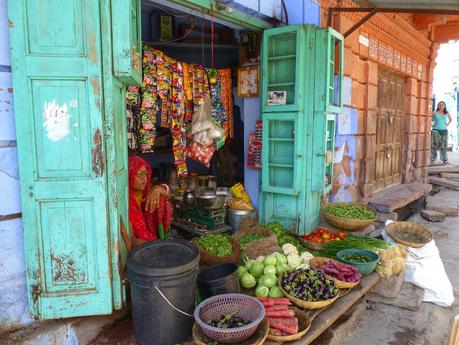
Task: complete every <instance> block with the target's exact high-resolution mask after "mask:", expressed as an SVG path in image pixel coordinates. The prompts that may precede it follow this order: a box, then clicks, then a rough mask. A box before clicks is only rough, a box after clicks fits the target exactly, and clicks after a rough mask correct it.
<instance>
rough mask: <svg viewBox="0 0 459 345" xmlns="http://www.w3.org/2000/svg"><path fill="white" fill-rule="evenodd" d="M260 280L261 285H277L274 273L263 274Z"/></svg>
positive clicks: (270, 286)
mask: <svg viewBox="0 0 459 345" xmlns="http://www.w3.org/2000/svg"><path fill="white" fill-rule="evenodd" d="M260 282H261V283H262V284H263V285H265V286H267V287H269V288H272V287H273V286H276V285H277V277H276V276H275V275H274V274H265V275H263V276H262V277H261V278H260Z"/></svg>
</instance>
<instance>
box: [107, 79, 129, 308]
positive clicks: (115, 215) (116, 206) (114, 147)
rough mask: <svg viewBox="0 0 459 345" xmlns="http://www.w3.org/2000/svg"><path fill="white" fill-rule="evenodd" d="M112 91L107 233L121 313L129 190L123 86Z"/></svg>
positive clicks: (117, 84) (116, 304)
mask: <svg viewBox="0 0 459 345" xmlns="http://www.w3.org/2000/svg"><path fill="white" fill-rule="evenodd" d="M112 82H113V83H112V90H113V94H112V97H113V103H112V104H113V109H111V110H112V111H111V113H112V114H113V118H112V123H113V131H112V136H111V137H110V138H108V140H107V141H108V143H109V145H110V148H107V151H109V152H110V159H109V160H108V164H107V165H108V167H107V169H108V171H109V174H110V175H109V176H110V179H109V185H110V186H109V196H110V229H111V239H112V241H111V245H112V272H113V282H112V285H113V302H114V307H115V309H120V308H121V307H122V306H123V304H124V302H125V295H124V293H125V291H124V289H125V287H124V285H123V281H122V279H123V274H124V270H125V267H126V258H127V248H126V242H125V239H124V238H123V236H122V234H121V222H123V226H124V227H125V229H126V231H127V232H128V236H127V240H128V241H130V235H129V217H128V203H129V192H128V191H129V188H128V166H127V155H128V153H127V134H126V104H125V102H124V99H125V90H126V85H125V84H124V83H122V82H120V81H118V80H117V79H113V80H112Z"/></svg>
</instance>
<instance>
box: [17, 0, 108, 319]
mask: <svg viewBox="0 0 459 345" xmlns="http://www.w3.org/2000/svg"><path fill="white" fill-rule="evenodd" d="M8 5H9V6H8V14H9V20H10V42H11V47H12V50H11V52H12V65H13V70H12V72H13V87H14V103H15V104H14V107H15V113H16V130H17V145H18V156H19V171H20V186H21V198H22V207H23V225H24V239H25V253H26V271H27V281H28V289H29V304H30V307H31V310H32V312H33V314H34V315H35V316H36V317H38V318H42V319H50V318H60V317H69V316H78V315H94V314H104V313H111V312H112V309H113V303H112V289H111V284H110V275H111V272H110V261H109V255H108V253H109V252H110V245H109V224H108V221H109V219H108V218H107V213H108V212H107V175H106V174H107V171H106V156H105V155H106V151H105V135H104V134H106V133H105V131H106V130H105V128H104V122H103V89H102V85H103V78H102V56H101V39H100V37H101V35H100V27H101V26H100V17H99V15H100V12H101V8H99V1H94V0H22V1H18V0H10V1H9V2H8Z"/></svg>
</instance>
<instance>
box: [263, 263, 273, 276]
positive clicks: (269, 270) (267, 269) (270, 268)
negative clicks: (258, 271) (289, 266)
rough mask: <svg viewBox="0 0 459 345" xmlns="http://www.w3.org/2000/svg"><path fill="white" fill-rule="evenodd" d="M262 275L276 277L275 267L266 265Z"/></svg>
mask: <svg viewBox="0 0 459 345" xmlns="http://www.w3.org/2000/svg"><path fill="white" fill-rule="evenodd" d="M263 273H264V274H274V275H276V266H273V265H267V266H265V269H264V270H263Z"/></svg>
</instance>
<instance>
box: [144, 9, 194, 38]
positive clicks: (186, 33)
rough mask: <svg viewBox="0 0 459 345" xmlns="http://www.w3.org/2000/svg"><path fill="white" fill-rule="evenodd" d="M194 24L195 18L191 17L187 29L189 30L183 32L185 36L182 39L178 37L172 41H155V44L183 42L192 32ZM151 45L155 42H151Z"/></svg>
mask: <svg viewBox="0 0 459 345" xmlns="http://www.w3.org/2000/svg"><path fill="white" fill-rule="evenodd" d="M195 24H196V17H195V16H192V17H191V26H190V27H189V29H188V30H187V31H186V32H185V34H184V35H183V36H182V37H179V38H176V39H173V40H169V41H156V42H157V43H169V42H176V41H180V40H183V39H184V38H186V37H187V36H188V35H189V34H190V33H191V31H193V29H194V26H195ZM151 43H155V42H151Z"/></svg>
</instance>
